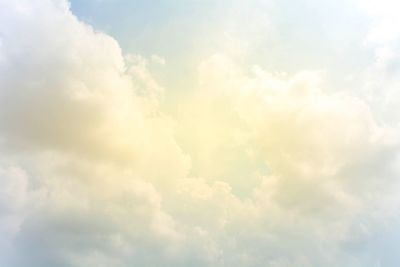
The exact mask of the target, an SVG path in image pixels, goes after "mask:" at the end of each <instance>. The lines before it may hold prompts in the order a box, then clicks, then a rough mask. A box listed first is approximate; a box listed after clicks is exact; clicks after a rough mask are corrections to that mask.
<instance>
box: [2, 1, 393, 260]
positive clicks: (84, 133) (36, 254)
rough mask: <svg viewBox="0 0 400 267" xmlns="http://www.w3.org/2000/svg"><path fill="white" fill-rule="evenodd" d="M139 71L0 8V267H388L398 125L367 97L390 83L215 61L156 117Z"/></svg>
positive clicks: (60, 29) (142, 67)
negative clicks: (348, 82)
mask: <svg viewBox="0 0 400 267" xmlns="http://www.w3.org/2000/svg"><path fill="white" fill-rule="evenodd" d="M362 6H363V5H362ZM363 7H364V6H363ZM373 15H374V16H375V14H373ZM377 16H378V18H379V16H380V15H379V14H378V15H377ZM382 23H384V22H382ZM379 25H380V24H378V26H376V27H378V28H379V27H380V26H379ZM376 32H378V33H379V32H382V31H381V30H377V29H375V28H373V29H372V30H371V32H370V35H369V37H368V38H367V39H366V44H369V45H373V46H374V49H375V48H376V51H377V61H376V64H374V65H372V66H371V68H370V69H371V70H373V69H379V70H380V71H381V73H385V75H386V74H387V75H390V73H391V72H390V71H388V68H386V67H385V68H384V67H382V66H383V65H385V66H388V64H389V63H390V62H393V61H392V60H395V58H393V57H390V59H391V60H390V62H389V63H388V61H387V60H386V59H388V58H387V57H384V55H387V53H386V54H385V53H383V52H382V50H385V51H387V50H388V49H389V48H387V47H388V46H389V47H390V49H389V50H390V51H391V52H390V55H392V54H395V53H397V52H396V51H395V49H397V48H396V47H395V46H393V45H392V43H393V42H394V41H393V40H394V39H396V38H397V37H396V36H397V35H396V34H397V33H396V32H394V35H393V36H394V37H393V38H390V40H387V38H383V40H382V42H384V44H382V42H380V41H379V42H377V41H376V40H377V39H380V38H378V37H379V36H377V34H376ZM390 36H392V35H390ZM395 37H396V38H395ZM396 40H397V39H396ZM382 53H383V54H384V55H383V54H382ZM383 58H385V60H384V59H383ZM150 61H151V59H146V58H145V57H143V56H140V55H126V56H123V54H122V51H121V49H120V47H119V45H118V43H117V42H116V41H115V40H114V39H113V38H112V37H110V36H108V35H106V34H105V33H102V32H99V31H96V30H95V29H93V28H92V27H91V26H89V25H88V24H85V23H83V22H81V21H79V20H78V19H77V18H76V17H75V16H74V15H73V14H72V13H71V11H70V9H69V4H68V3H67V2H65V1H63V0H39V1H34V2H33V1H28V0H20V1H6V0H0V107H1V109H0V146H1V150H0V151H1V152H0V183H1V187H0V235H1V236H2V238H1V240H0V265H2V266H3V265H4V266H11V267H24V266H31V267H47V266H48V267H53V266H57V267H84V266H99V267H102V266H104V267H108V266H115V267H127V266H174V267H177V266H202V267H203V266H237V267H239V266H249V267H250V266H254V267H261V266H269V267H286V266H332V267H334V266H349V267H350V266H351V267H355V266H363V267H366V266H367V267H368V266H371V267H375V266H397V264H398V263H399V262H400V258H399V256H398V255H397V253H396V244H397V243H398V242H400V235H399V232H398V230H397V227H396V225H398V223H399V219H400V218H399V216H398V214H399V209H398V205H399V204H400V199H399V197H398V194H397V193H398V190H400V187H399V183H398V175H399V162H398V140H399V139H398V128H397V125H396V123H392V121H393V119H392V118H388V119H387V120H386V118H387V117H385V112H387V111H382V108H381V107H380V106H379V105H378V104H377V103H376V102H377V101H376V99H379V98H378V97H373V99H372V100H375V101H372V100H371V94H372V93H371V92H373V93H374V94H376V92H375V91H373V90H372V89H371V84H374V82H375V83H378V82H377V81H379V79H385V84H387V85H388V86H389V85H390V88H393V89H391V91H390V92H394V91H395V88H397V87H396V83H394V82H390V79H388V78H387V76H385V75H383V74H381V75H378V76H379V77H375V76H371V77H372V78H371V80H372V81H370V80H368V81H366V85H365V88H366V89H368V90H367V91H368V92H369V93H368V95H367V96H365V97H364V95H360V94H356V93H355V92H353V91H351V90H334V91H332V90H328V89H327V88H330V87H329V86H328V85H326V83H325V80H324V75H323V72H319V71H301V72H298V73H296V74H286V73H273V72H270V71H267V70H265V69H263V68H261V67H259V66H250V67H249V66H244V65H243V64H240V63H239V62H237V61H236V59H235V58H232V57H231V56H230V55H229V53H228V55H227V54H224V53H215V54H211V55H209V56H208V57H207V58H205V59H204V60H202V61H201V62H199V64H198V68H197V71H196V72H197V76H198V80H197V81H196V82H195V83H193V89H192V90H190V91H189V92H188V93H186V94H185V95H184V96H182V97H180V98H179V101H177V103H176V109H177V110H179V112H172V113H171V114H169V113H168V112H166V111H165V110H164V109H163V108H162V105H161V103H162V99H163V96H164V95H166V94H168V93H169V92H168V90H165V89H164V88H162V86H161V85H159V84H158V83H157V81H156V80H155V79H154V78H153V77H152V74H151V71H150V70H149V64H151V63H150ZM153 61H156V62H162V64H166V65H168V63H165V61H164V60H163V59H162V58H160V57H158V56H154V57H153ZM383 61H385V62H383ZM382 64H383V65H382ZM389 65H391V66H392V65H393V64H392V63H390V64H389ZM389 69H391V68H389ZM388 73H389V74H388ZM373 79H375V80H373ZM381 96H382V97H384V98H385V99H387V98H388V96H386V95H384V93H382V95H381ZM392 101H395V100H393V99H392ZM389 107H390V108H391V110H390V111H393V112H396V110H395V106H394V105H392V106H389Z"/></svg>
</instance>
